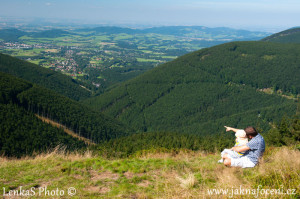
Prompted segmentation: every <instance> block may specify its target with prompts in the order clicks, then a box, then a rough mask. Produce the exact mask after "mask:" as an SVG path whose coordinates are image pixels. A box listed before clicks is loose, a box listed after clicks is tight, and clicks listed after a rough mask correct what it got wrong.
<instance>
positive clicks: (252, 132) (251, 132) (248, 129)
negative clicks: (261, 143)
mask: <svg viewBox="0 0 300 199" xmlns="http://www.w3.org/2000/svg"><path fill="white" fill-rule="evenodd" d="M244 131H245V132H246V135H247V137H249V135H250V136H252V137H255V136H257V134H258V133H257V131H256V129H255V128H254V127H253V126H248V127H246V128H245V129H244Z"/></svg>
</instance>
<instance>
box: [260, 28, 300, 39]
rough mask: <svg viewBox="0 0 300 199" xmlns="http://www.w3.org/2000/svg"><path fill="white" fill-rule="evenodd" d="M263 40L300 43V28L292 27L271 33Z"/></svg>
mask: <svg viewBox="0 0 300 199" xmlns="http://www.w3.org/2000/svg"><path fill="white" fill-rule="evenodd" d="M262 41H269V42H278V43H300V28H299V27H297V28H291V29H288V30H285V31H282V32H279V33H276V34H273V35H270V36H268V37H266V38H264V39H262Z"/></svg>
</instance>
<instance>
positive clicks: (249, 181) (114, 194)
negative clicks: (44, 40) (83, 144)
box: [0, 147, 300, 198]
mask: <svg viewBox="0 0 300 199" xmlns="http://www.w3.org/2000/svg"><path fill="white" fill-rule="evenodd" d="M299 156H300V151H299V150H297V149H294V148H293V147H276V148H275V147H269V148H267V150H266V152H265V155H264V157H263V159H262V160H261V161H260V164H259V165H258V166H256V167H255V168H252V169H240V168H227V167H225V166H224V165H222V164H218V163H217V160H218V159H219V158H220V157H219V153H218V152H216V153H206V152H201V151H188V150H181V151H179V152H176V153H173V152H162V151H156V152H153V151H140V152H139V153H136V154H134V155H132V156H131V157H129V158H123V159H118V158H116V159H109V158H106V157H105V156H97V155H93V154H92V153H91V152H89V151H87V152H85V153H83V154H80V153H69V154H67V153H66V152H64V150H63V149H62V148H60V149H59V148H56V149H55V150H53V151H49V152H48V153H44V154H40V155H37V156H35V157H25V158H22V159H7V158H1V164H0V171H1V172H0V179H1V180H0V186H1V187H3V189H5V192H6V194H8V193H9V191H13V190H20V187H21V186H22V189H23V190H30V189H31V188H32V187H34V188H33V189H34V191H35V192H36V195H33V196H32V197H31V198H48V197H49V195H47V193H45V192H44V191H43V190H48V191H50V192H49V193H51V191H53V193H54V191H55V190H57V189H58V190H63V191H64V197H65V198H71V196H69V195H68V192H67V191H68V189H69V188H70V187H73V188H74V189H75V190H76V193H75V194H74V196H72V198H207V197H209V198H241V197H242V198H258V197H259V198H298V197H299V196H300V192H299V189H300V187H299V184H300V181H299V180H300V178H299V172H300V170H299V169H300V160H299ZM38 191H42V192H41V195H39V192H38ZM226 191H227V193H226ZM247 191H248V192H247ZM271 191H272V193H271ZM54 196H56V195H54Z"/></svg>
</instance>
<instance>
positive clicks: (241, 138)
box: [218, 126, 248, 163]
mask: <svg viewBox="0 0 300 199" xmlns="http://www.w3.org/2000/svg"><path fill="white" fill-rule="evenodd" d="M224 127H225V128H226V131H231V129H233V128H231V127H227V126H224ZM235 137H236V139H235V145H234V146H245V145H246V144H247V143H248V138H247V136H246V132H245V131H244V130H241V129H238V130H237V131H236V132H235ZM245 153H246V152H236V151H233V150H232V149H224V150H223V151H222V152H221V159H220V160H219V161H218V163H223V162H224V155H225V154H228V156H230V157H232V158H240V157H241V156H243V155H244V154H245Z"/></svg>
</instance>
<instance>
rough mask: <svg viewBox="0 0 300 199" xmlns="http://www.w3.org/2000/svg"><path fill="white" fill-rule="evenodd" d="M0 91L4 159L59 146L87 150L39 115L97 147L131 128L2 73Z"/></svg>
mask: <svg viewBox="0 0 300 199" xmlns="http://www.w3.org/2000/svg"><path fill="white" fill-rule="evenodd" d="M0 88H1V89H0V90H1V92H0V108H1V115H0V124H1V125H0V153H1V155H2V154H4V155H6V156H17V157H19V156H21V155H24V154H27V155H30V154H32V153H33V152H34V151H36V152H39V151H45V150H47V149H48V148H51V147H56V146H57V145H59V144H62V145H66V146H70V147H71V148H75V149H76V146H77V145H78V146H80V147H86V146H85V144H84V142H82V141H78V139H75V138H73V137H72V136H70V135H67V134H66V133H65V132H64V131H63V129H58V128H55V127H53V126H52V125H49V124H45V123H43V122H42V120H41V119H40V118H38V117H36V114H37V115H40V116H42V117H43V118H44V119H45V118H46V119H47V118H49V119H50V120H51V121H54V122H55V123H59V124H62V125H63V126H64V127H66V128H68V129H69V130H71V131H73V132H74V133H76V134H78V135H79V136H81V137H85V138H88V139H90V140H91V141H92V142H95V143H99V142H102V141H104V140H109V139H112V138H116V137H119V136H124V135H127V133H128V128H127V127H126V126H124V125H123V124H121V123H120V122H118V121H116V120H114V119H111V118H109V117H106V116H105V115H103V114H101V113H98V112H95V111H93V110H91V109H89V108H87V107H86V106H84V105H82V104H80V103H78V102H76V101H74V100H71V99H69V98H67V97H65V96H62V95H60V94H57V93H55V92H53V91H51V90H48V89H46V88H43V87H40V86H37V85H35V84H32V83H29V82H27V81H24V80H22V79H19V78H16V77H13V76H11V75H9V74H5V73H2V72H0ZM73 145H74V146H73Z"/></svg>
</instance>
